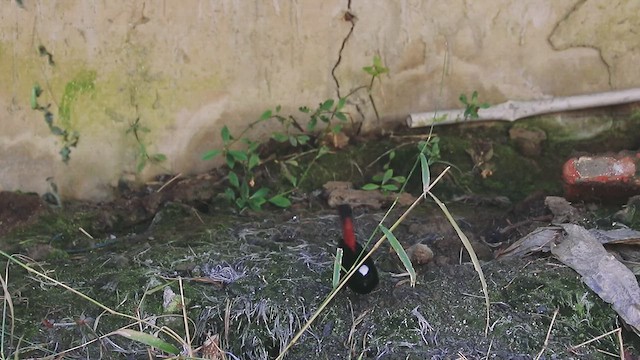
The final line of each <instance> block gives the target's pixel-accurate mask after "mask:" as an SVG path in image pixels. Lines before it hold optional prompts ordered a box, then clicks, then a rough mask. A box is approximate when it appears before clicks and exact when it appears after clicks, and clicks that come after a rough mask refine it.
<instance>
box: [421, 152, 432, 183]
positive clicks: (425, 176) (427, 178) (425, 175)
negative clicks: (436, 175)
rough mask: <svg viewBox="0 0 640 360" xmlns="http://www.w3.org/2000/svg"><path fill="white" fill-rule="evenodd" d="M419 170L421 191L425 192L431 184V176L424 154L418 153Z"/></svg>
mask: <svg viewBox="0 0 640 360" xmlns="http://www.w3.org/2000/svg"><path fill="white" fill-rule="evenodd" d="M420 170H421V172H422V191H423V192H426V191H427V189H428V188H429V184H430V183H431V175H430V173H429V164H428V162H427V157H426V156H425V155H424V153H420Z"/></svg>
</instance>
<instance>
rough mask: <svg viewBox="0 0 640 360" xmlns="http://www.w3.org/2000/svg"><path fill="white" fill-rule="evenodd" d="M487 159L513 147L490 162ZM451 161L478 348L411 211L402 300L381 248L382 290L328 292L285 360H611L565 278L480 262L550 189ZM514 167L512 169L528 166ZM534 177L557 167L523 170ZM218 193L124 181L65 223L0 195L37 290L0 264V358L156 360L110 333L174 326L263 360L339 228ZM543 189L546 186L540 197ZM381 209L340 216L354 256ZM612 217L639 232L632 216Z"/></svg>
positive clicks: (439, 232)
mask: <svg viewBox="0 0 640 360" xmlns="http://www.w3.org/2000/svg"><path fill="white" fill-rule="evenodd" d="M492 141H493V145H494V146H495V147H496V153H497V154H501V155H498V156H497V157H496V159H494V160H495V162H496V163H495V164H494V167H493V168H490V169H492V171H494V172H499V171H500V169H501V168H504V166H505V165H502V163H500V162H501V161H510V162H513V161H515V160H514V159H513V158H511V157H510V156H516V155H517V151H515V150H513V147H512V146H514V145H513V144H510V143H509V144H503V145H500V142H499V141H496V140H492ZM443 142H444V140H443ZM470 144H471V145H470ZM473 144H474V142H467V143H465V145H464V147H466V149H467V150H469V149H471V148H472V146H473ZM499 146H504V147H505V149H506V148H509V149H511V150H508V151H506V152H501V150H500V149H499V148H498V147H499ZM464 147H463V150H464ZM359 150H360V151H363V150H362V148H359ZM354 151H355V150H354ZM366 151H369V150H366ZM449 151H450V153H451V154H452V155H451V156H452V158H453V157H454V155H453V154H454V152H455V151H454V149H453V148H452V149H449V150H448V149H447V148H446V147H445V149H444V150H443V152H445V154H448V153H449ZM462 154H463V155H456V156H460V157H459V158H457V159H464V160H454V159H452V160H451V161H452V162H453V161H455V163H456V164H457V165H458V164H461V163H462V162H465V163H468V164H467V165H468V166H467V168H466V169H465V168H462V169H460V170H458V171H459V173H465V172H469V173H470V172H471V171H474V173H473V174H474V175H473V176H474V177H475V178H477V179H480V181H482V182H483V184H484V188H483V190H484V191H480V190H478V188H474V187H473V186H474V184H472V183H471V182H465V181H466V180H464V179H463V177H462V176H458V177H454V176H452V177H450V178H447V179H445V180H443V185H442V191H441V192H440V193H439V194H440V195H441V196H442V197H443V198H444V199H446V204H447V206H448V207H449V210H450V211H451V213H452V215H453V216H454V218H455V220H456V222H457V223H458V224H459V226H460V227H461V229H462V230H463V231H464V233H465V234H466V235H467V237H468V238H469V239H470V241H471V243H472V244H473V247H474V250H475V252H476V253H477V255H478V257H479V258H480V260H481V263H482V268H483V271H484V275H485V277H486V280H487V284H488V292H489V298H490V303H491V306H490V319H489V323H488V333H487V334H485V326H486V325H487V324H486V318H485V311H486V310H485V307H484V299H483V293H482V287H481V284H480V281H479V279H478V274H477V273H476V272H475V271H474V268H473V266H472V265H471V263H470V262H469V257H468V254H467V253H466V251H464V250H463V248H462V244H461V242H460V239H459V238H458V236H457V235H456V233H455V231H454V230H453V228H452V227H451V225H450V223H449V222H448V221H447V219H446V218H445V216H444V215H443V213H442V212H441V211H440V210H439V208H438V207H437V206H436V204H435V203H434V202H433V201H426V202H424V203H423V204H421V205H419V206H418V207H417V208H416V209H415V210H414V211H413V212H412V213H410V214H409V216H408V217H407V218H406V219H405V220H404V221H403V222H402V223H401V224H400V225H399V226H398V228H397V229H396V230H394V235H395V236H396V237H397V238H398V240H399V241H400V243H401V244H402V245H403V247H404V248H405V249H409V248H410V247H411V246H414V245H416V244H422V245H427V246H428V247H429V248H430V249H431V250H432V252H433V255H434V256H433V258H432V259H431V260H430V261H427V262H426V263H425V264H418V263H416V265H415V269H416V272H417V283H416V285H415V287H412V286H410V284H409V281H408V277H407V275H406V273H405V272H406V270H405V269H404V267H403V266H402V264H401V262H400V260H399V259H398V256H397V255H396V254H395V252H394V251H392V249H391V247H390V246H389V245H388V243H385V244H384V245H383V246H382V247H381V248H380V249H378V251H377V252H376V253H375V254H374V260H375V263H376V264H377V266H378V269H379V272H380V275H381V282H380V285H379V287H378V288H377V289H376V290H375V291H373V292H372V293H370V294H368V295H357V294H354V293H352V292H351V291H350V290H348V289H345V290H343V291H341V292H340V293H339V294H338V295H337V296H336V297H335V299H333V301H331V302H330V303H329V305H328V306H327V307H326V308H325V309H324V310H322V312H321V313H320V315H319V316H318V317H317V318H316V319H315V321H314V322H313V324H312V325H311V327H310V328H309V330H308V331H307V332H306V333H305V334H304V335H303V336H302V337H301V338H300V339H299V340H298V342H297V343H296V344H295V345H294V346H293V347H292V349H291V350H290V351H289V352H288V354H287V356H286V358H287V359H485V358H487V359H533V358H535V357H536V356H537V355H538V353H540V352H541V356H540V359H600V358H602V359H607V358H610V357H611V356H612V355H610V354H613V356H616V355H617V354H618V352H619V346H618V339H617V338H616V337H615V336H613V335H611V336H605V337H603V338H602V339H600V340H597V341H595V342H592V343H589V344H587V345H583V346H577V345H579V344H581V343H582V342H584V341H587V340H590V339H593V338H595V337H597V336H599V335H602V334H605V333H607V332H608V331H611V330H613V329H616V328H618V327H619V326H621V325H622V324H621V322H620V320H619V319H618V316H617V314H616V313H615V312H614V311H613V310H612V309H611V307H610V306H609V305H608V304H606V303H605V302H603V301H602V300H601V299H600V298H599V297H598V296H597V295H595V294H594V293H593V292H592V291H591V290H590V289H589V288H587V287H586V286H585V285H584V284H583V283H582V282H581V280H580V276H579V275H578V274H577V273H575V272H574V271H573V270H572V269H570V268H568V267H566V266H564V265H562V264H561V263H560V262H558V261H557V260H555V259H553V258H552V257H550V256H548V255H545V254H534V255H530V256H527V257H525V258H510V259H507V260H504V259H495V257H496V254H498V253H499V252H500V251H501V250H502V249H504V248H505V247H507V246H508V245H510V244H512V243H513V242H514V241H516V240H518V239H520V238H522V237H523V236H524V235H526V234H528V233H530V232H531V231H533V230H534V229H536V228H538V227H543V226H547V225H549V224H550V222H551V219H552V217H551V213H550V212H549V210H548V209H547V208H546V207H545V205H544V199H545V197H546V196H547V195H561V187H560V185H559V184H557V181H558V179H557V177H552V176H549V177H548V178H546V179H540V183H538V184H537V185H536V184H533V185H531V184H528V183H524V182H520V183H515V182H514V183H509V184H507V185H503V188H509V189H511V188H513V189H516V190H514V192H510V193H505V192H500V191H496V190H495V188H496V187H497V188H500V186H499V185H496V184H494V183H493V181H494V180H495V181H497V180H496V179H497V178H498V175H496V176H495V177H492V176H490V175H487V174H486V173H485V175H487V176H488V178H484V179H483V178H482V176H483V175H482V172H481V171H482V170H481V169H477V168H478V166H477V165H478V164H477V162H475V160H477V159H475V160H474V156H473V154H474V151H473V150H470V151H466V152H465V151H462ZM336 156H337V155H336ZM345 156H348V157H351V158H352V157H353V153H349V152H348V151H347V152H345ZM518 156H520V155H518ZM523 159H525V160H519V162H520V163H522V162H528V163H526V164H530V163H531V162H532V161H534V162H537V163H542V161H541V160H540V159H538V160H531V158H523ZM485 160H487V159H485ZM401 161H402V160H401ZM331 166H335V165H331ZM527 166H528V165H527ZM546 166H549V167H550V168H554V167H555V168H558V167H559V164H557V163H555V164H552V165H547V164H545V165H544V166H543V165H540V166H539V167H538V170H539V171H546V170H545V169H547V167H546ZM327 167H330V165H327ZM441 168H443V167H440V169H441ZM437 170H438V167H437V166H436V167H434V173H436V172H437ZM221 179H224V177H223V174H220V173H218V172H212V173H210V174H203V175H200V176H196V177H189V178H184V179H181V180H180V181H177V182H176V183H175V184H174V185H173V186H172V187H168V188H166V190H164V191H161V192H158V191H157V189H158V188H159V187H160V186H161V185H162V184H163V183H165V182H166V181H167V180H168V178H165V179H159V181H158V184H155V185H149V186H147V187H145V188H136V189H133V188H128V187H126V186H125V185H126V184H123V186H122V188H121V189H119V190H120V193H119V196H118V197H117V198H115V199H114V200H113V201H112V202H109V203H104V204H95V203H83V202H68V203H65V204H64V207H62V208H58V207H51V206H50V205H49V204H47V203H46V202H44V201H43V200H41V198H40V197H39V196H37V195H30V194H21V193H13V192H2V193H0V224H1V225H2V226H1V227H0V239H2V243H1V249H2V250H3V251H4V252H5V253H16V254H22V255H26V256H28V258H27V257H14V258H13V259H15V260H16V261H20V262H21V263H24V264H28V267H29V269H32V270H34V271H37V272H38V273H39V274H42V275H46V276H47V277H44V276H40V275H39V274H35V273H34V272H33V271H27V270H26V269H25V268H22V267H20V266H18V265H17V264H16V263H14V262H11V264H10V265H9V266H8V270H7V272H6V274H5V276H4V277H3V279H4V283H5V284H6V285H5V299H8V298H10V299H11V307H10V308H5V314H12V315H11V316H8V317H6V318H5V322H4V330H5V331H4V337H3V349H4V352H5V353H4V355H5V356H7V357H10V356H17V357H18V358H31V357H47V356H51V357H55V358H61V357H68V358H78V357H83V358H91V359H94V358H114V359H115V358H153V357H155V356H160V355H161V354H162V352H161V351H160V350H158V348H157V347H155V348H152V347H151V346H148V345H146V344H145V343H143V342H141V341H134V340H131V339H130V338H127V337H125V336H122V332H118V331H119V329H123V328H131V329H134V330H138V331H143V332H147V333H151V334H158V333H159V335H158V336H159V337H160V338H162V339H164V340H166V341H167V342H170V343H173V344H174V345H175V346H178V347H179V348H180V347H181V345H180V343H179V342H178V341H176V340H175V339H171V338H170V337H169V336H168V335H167V334H166V333H164V332H158V327H165V328H166V329H172V331H175V333H176V336H177V338H182V339H185V338H187V336H186V335H185V331H184V318H183V315H186V318H188V319H189V320H188V323H189V324H190V328H189V335H190V339H191V343H192V348H193V349H200V350H198V351H196V353H195V354H196V355H197V356H202V357H207V358H210V359H223V358H226V359H236V358H238V359H270V358H275V357H276V356H277V355H278V354H279V353H280V352H281V351H282V349H284V347H285V346H286V345H287V344H288V343H289V341H290V340H291V339H292V337H293V336H294V335H295V333H296V332H297V331H298V330H299V329H300V328H301V326H302V325H303V324H304V323H305V322H306V321H307V320H308V319H310V318H311V316H312V315H313V313H314V312H315V311H316V310H317V309H318V308H319V306H320V304H321V303H322V301H323V300H324V299H325V298H326V296H327V295H328V294H329V293H330V291H331V289H332V285H331V277H332V267H333V259H334V254H335V251H336V244H337V239H338V238H339V237H340V236H341V230H340V228H339V224H338V217H337V214H336V212H335V209H332V208H331V207H330V206H328V205H327V194H323V193H322V192H321V191H309V192H308V193H301V194H299V195H298V198H297V199H296V201H294V204H293V206H292V207H291V208H289V209H285V210H283V209H277V208H269V207H267V209H266V210H265V211H263V212H252V211H244V212H242V213H237V211H235V210H233V209H232V208H230V207H229V206H228V205H227V204H225V203H223V202H221V201H218V200H216V198H215V194H216V193H217V192H219V189H220V184H221V181H222V180H221ZM511 179H516V180H519V179H520V178H518V176H516V175H515V174H514V175H513V176H512V177H511ZM322 181H323V182H326V181H324V180H322ZM514 181H515V180H514ZM544 181H547V182H548V183H556V187H555V188H554V187H553V186H551V187H549V186H547V185H544V186H542V185H540V184H544ZM525 187H526V188H527V190H526V191H524V190H522V189H523V188H525ZM315 188H318V189H319V188H320V186H316V187H315ZM536 188H538V190H534V189H536ZM455 189H458V191H456V190H455ZM460 189H467V190H471V191H467V190H464V191H462V190H460ZM579 208H580V209H581V211H584V215H585V219H587V222H586V223H587V224H589V225H590V226H591V227H601V228H607V227H612V226H614V223H616V222H617V223H619V222H620V221H619V220H620V218H619V216H618V217H616V215H614V214H616V212H618V211H619V210H621V209H623V208H622V204H614V205H611V206H610V207H604V206H599V205H589V204H582V205H579ZM385 210H386V208H382V209H372V208H370V207H364V206H363V207H356V208H355V209H354V214H355V223H356V232H357V236H358V239H359V240H360V241H361V242H362V243H366V242H367V239H369V238H371V239H373V240H372V241H376V240H377V239H378V238H379V237H380V236H381V234H380V232H379V231H376V229H377V228H378V224H379V223H380V222H382V223H383V224H384V225H385V226H387V227H390V226H391V225H392V224H393V222H395V220H396V219H397V218H398V217H399V216H400V215H401V214H402V212H403V211H404V210H406V206H404V207H402V206H400V207H398V208H396V209H394V210H393V211H391V212H390V213H389V215H388V216H387V217H386V218H385ZM383 219H384V220H383ZM627 220H628V222H629V225H630V226H632V227H633V226H636V224H635V222H634V220H633V217H630V218H627ZM80 229H82V230H80ZM83 231H84V232H86V233H87V234H89V235H91V236H92V237H93V238H91V237H89V236H88V235H87V234H85V233H84V232H83ZM4 263H5V264H6V263H7V261H5V262H4ZM54 280H56V281H59V282H61V283H63V284H66V285H68V286H69V287H71V288H73V289H75V290H76V291H78V292H81V293H82V294H84V295H86V296H88V297H89V298H91V299H93V300H88V299H86V298H83V297H81V296H80V295H78V294H76V293H73V292H72V291H71V290H70V289H68V288H64V287H62V286H60V284H58V283H56V282H55V281H54ZM181 293H182V294H184V302H181V301H179V300H180V297H179V295H180V294H181ZM106 309H109V310H106ZM183 309H184V313H183ZM123 314H124V315H127V316H130V317H127V316H123ZM554 317H555V319H554V320H553V326H552V327H551V331H550V332H549V329H550V326H551V325H552V319H553V318H554ZM135 319H145V321H146V322H144V323H139V322H138V323H136V320H135ZM548 332H549V333H548ZM623 339H624V346H625V354H626V357H625V359H635V358H637V355H638V354H639V353H640V352H639V351H638V350H637V349H639V348H640V347H639V344H638V338H637V336H636V335H635V334H633V333H631V332H626V331H625V332H623ZM212 344H213V345H212ZM203 345H204V349H203V348H202V346H203ZM576 346H577V347H576ZM204 350H206V351H204ZM165 354H166V353H165Z"/></svg>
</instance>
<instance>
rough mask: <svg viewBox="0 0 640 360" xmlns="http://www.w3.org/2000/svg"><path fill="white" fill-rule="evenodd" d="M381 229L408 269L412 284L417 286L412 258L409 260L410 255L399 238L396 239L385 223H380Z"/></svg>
mask: <svg viewBox="0 0 640 360" xmlns="http://www.w3.org/2000/svg"><path fill="white" fill-rule="evenodd" d="M380 230H382V233H383V234H384V235H385V236H386V237H387V240H389V244H391V247H392V248H393V251H395V252H396V254H398V257H399V258H400V261H402V265H404V268H405V269H407V272H408V273H409V278H410V279H411V286H416V271H415V269H414V268H413V265H412V264H411V260H409V255H407V253H406V252H405V251H404V248H403V247H402V245H400V242H399V241H398V239H396V237H395V235H393V233H392V232H391V231H390V230H389V229H387V228H386V227H384V226H383V225H380Z"/></svg>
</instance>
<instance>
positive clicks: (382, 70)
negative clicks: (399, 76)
mask: <svg viewBox="0 0 640 360" xmlns="http://www.w3.org/2000/svg"><path fill="white" fill-rule="evenodd" d="M362 70H364V72H366V73H367V74H369V75H371V81H370V82H369V86H367V92H368V93H369V101H370V102H371V106H372V107H373V111H374V112H375V114H376V119H377V120H378V121H380V114H379V113H378V108H377V107H376V102H375V101H374V100H373V95H372V94H371V92H372V91H373V83H374V82H375V81H376V79H379V78H380V75H382V74H386V73H388V72H389V69H388V68H387V67H385V66H384V65H383V64H382V60H381V59H380V56H378V55H375V56H374V57H373V64H372V65H371V66H365V67H363V68H362Z"/></svg>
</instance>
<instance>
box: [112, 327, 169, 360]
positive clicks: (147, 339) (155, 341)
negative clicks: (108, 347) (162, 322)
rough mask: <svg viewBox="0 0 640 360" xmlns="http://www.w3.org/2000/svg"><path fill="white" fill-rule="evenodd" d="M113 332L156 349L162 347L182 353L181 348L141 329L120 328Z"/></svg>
mask: <svg viewBox="0 0 640 360" xmlns="http://www.w3.org/2000/svg"><path fill="white" fill-rule="evenodd" d="M113 333H114V334H116V335H120V336H122V337H125V338H127V339H131V340H134V341H137V342H139V343H143V344H145V345H149V346H152V347H154V348H156V349H160V350H162V351H164V352H166V353H168V354H172V355H178V354H179V353H180V350H179V349H178V348H177V347H176V346H174V345H172V344H170V343H168V342H166V341H164V340H162V339H160V338H157V337H155V336H153V335H151V334H147V333H144V332H141V331H136V330H131V329H120V330H116V331H114V332H113Z"/></svg>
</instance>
